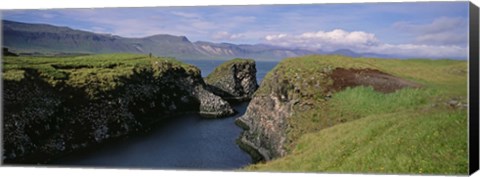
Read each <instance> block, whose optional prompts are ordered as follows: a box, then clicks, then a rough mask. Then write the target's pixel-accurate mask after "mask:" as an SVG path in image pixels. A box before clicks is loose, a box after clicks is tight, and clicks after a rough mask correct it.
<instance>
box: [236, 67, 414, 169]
mask: <svg viewBox="0 0 480 177" xmlns="http://www.w3.org/2000/svg"><path fill="white" fill-rule="evenodd" d="M342 62H345V63H347V62H354V61H350V60H348V61H342ZM362 67H363V66H362ZM356 86H369V87H373V89H374V90H376V91H379V92H383V93H390V92H393V91H395V90H398V89H402V88H406V87H410V88H418V87H421V85H420V84H417V83H414V82H411V81H407V80H404V79H402V78H398V77H395V76H392V75H390V74H388V73H384V72H382V71H379V70H375V69H367V68H348V67H344V66H341V65H340V66H333V65H330V63H327V62H324V63H322V61H321V60H315V58H312V59H305V60H302V59H298V58H291V59H287V60H284V61H282V62H281V63H279V64H278V65H277V66H276V67H275V68H274V69H273V70H272V71H270V73H268V74H267V76H266V77H265V78H264V80H263V81H262V85H261V86H260V88H259V89H258V90H257V92H256V93H255V95H254V96H253V98H252V100H251V101H250V103H249V105H248V108H247V111H246V113H245V114H244V115H243V116H242V117H240V118H238V119H237V121H236V124H237V125H239V126H240V127H242V128H243V129H244V132H243V133H242V135H241V136H240V138H239V140H238V143H239V144H240V146H241V147H242V148H243V149H244V150H246V151H247V152H249V153H250V154H251V155H252V157H253V159H255V160H256V161H269V160H272V159H275V158H279V157H282V156H285V155H286V154H287V153H288V151H287V147H286V145H287V144H288V143H290V142H291V141H292V140H291V139H288V137H289V136H288V132H289V131H290V130H291V129H292V124H290V121H292V120H291V119H292V117H293V116H292V115H295V114H302V112H305V111H308V110H310V109H314V107H317V108H318V106H319V105H322V104H321V103H322V102H325V101H328V99H329V98H330V97H331V96H332V94H334V93H335V92H338V91H341V90H343V89H345V88H347V87H356Z"/></svg>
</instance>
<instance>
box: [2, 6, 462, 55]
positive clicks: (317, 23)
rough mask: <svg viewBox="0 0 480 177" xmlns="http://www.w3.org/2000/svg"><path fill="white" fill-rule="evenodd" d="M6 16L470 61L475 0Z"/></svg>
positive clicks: (125, 31) (121, 31) (132, 32)
mask: <svg viewBox="0 0 480 177" xmlns="http://www.w3.org/2000/svg"><path fill="white" fill-rule="evenodd" d="M2 18H3V19H6V20H14V21H20V22H29V23H48V24H53V25H58V26H68V27H71V28H74V29H81V30H87V31H93V32H97V33H109V34H114V35H119V36H124V37H146V36H150V35H155V34H172V35H182V36H187V37H188V38H189V39H190V40H191V41H212V42H228V43H235V44H257V43H265V44H273V45H281V46H285V47H295V48H305V49H322V50H324V51H333V50H337V49H350V50H353V51H355V52H362V53H363V52H374V53H382V54H391V55H407V56H412V57H430V58H438V57H455V58H459V57H460V58H466V57H467V51H468V50H467V49H468V48H467V47H468V2H420V3H357V4H316V5H270V6H203V7H201V6H199V7H158V8H153V7H149V8H96V9H49V10H6V11H3V13H2Z"/></svg>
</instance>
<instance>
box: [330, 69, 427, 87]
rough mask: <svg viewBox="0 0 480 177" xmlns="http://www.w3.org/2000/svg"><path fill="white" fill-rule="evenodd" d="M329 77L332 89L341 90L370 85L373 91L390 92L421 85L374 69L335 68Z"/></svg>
mask: <svg viewBox="0 0 480 177" xmlns="http://www.w3.org/2000/svg"><path fill="white" fill-rule="evenodd" d="M330 77H331V78H332V80H333V85H332V89H333V90H335V91H340V90H343V89H345V88H347V87H356V86H371V87H373V89H374V90H375V91H378V92H382V93H391V92H394V91H396V90H399V89H403V88H406V87H411V88H419V87H421V86H422V85H421V84H418V83H415V82H412V81H408V80H405V79H402V78H399V77H395V76H392V75H390V74H387V73H384V72H381V71H379V70H375V69H344V68H337V69H335V70H334V71H333V72H332V74H331V75H330Z"/></svg>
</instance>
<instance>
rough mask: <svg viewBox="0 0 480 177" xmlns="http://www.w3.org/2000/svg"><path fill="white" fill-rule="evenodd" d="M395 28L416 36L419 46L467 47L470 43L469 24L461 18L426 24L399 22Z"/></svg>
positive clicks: (442, 18)
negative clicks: (468, 42)
mask: <svg viewBox="0 0 480 177" xmlns="http://www.w3.org/2000/svg"><path fill="white" fill-rule="evenodd" d="M393 27H394V28H396V29H397V30H400V31H402V32H407V33H410V34H412V35H415V36H416V37H415V42H416V43H417V44H433V45H462V46H466V45H467V41H468V36H467V30H468V22H467V19H465V18H460V17H440V18H437V19H435V20H433V21H432V22H431V23H426V24H415V23H411V22H397V23H394V24H393Z"/></svg>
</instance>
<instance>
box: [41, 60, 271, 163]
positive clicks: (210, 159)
mask: <svg viewBox="0 0 480 177" xmlns="http://www.w3.org/2000/svg"><path fill="white" fill-rule="evenodd" d="M185 62H187V63H190V64H193V65H196V66H198V67H199V68H200V69H201V70H202V75H203V76H207V75H208V74H209V73H210V72H211V71H213V69H214V68H215V67H216V66H218V65H219V64H221V63H222V61H194V60H189V61H185ZM275 65H276V63H274V62H257V80H259V81H261V80H262V79H263V77H264V76H265V74H266V73H267V72H268V71H269V70H270V69H272V68H273V67H274V66H275ZM247 106H248V103H240V104H238V105H234V109H235V110H237V111H238V112H239V113H238V114H236V115H234V116H231V117H228V118H223V119H202V118H201V117H199V116H198V115H197V114H188V115H183V116H179V117H176V118H175V119H174V120H173V121H170V122H169V123H168V124H166V125H164V126H161V127H159V128H157V129H155V130H153V131H151V132H149V133H147V134H145V135H142V136H136V137H131V138H128V139H126V140H122V141H118V142H113V143H109V144H106V145H102V146H101V147H98V148H96V149H95V150H92V151H88V152H81V153H76V154H72V155H70V156H67V157H63V158H61V159H58V160H56V161H55V162H52V163H51V164H50V165H54V166H77V167H108V168H152V169H200V170H233V169H238V168H241V167H243V166H246V165H248V164H250V163H251V157H250V156H249V155H248V154H247V153H246V152H244V151H243V150H241V149H240V148H239V147H238V145H237V144H236V143H235V140H236V139H237V138H238V137H239V136H240V133H241V132H242V129H241V128H239V127H237V126H236V125H235V124H234V121H235V119H236V118H238V117H240V116H241V115H243V114H244V113H245V111H246V108H247Z"/></svg>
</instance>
